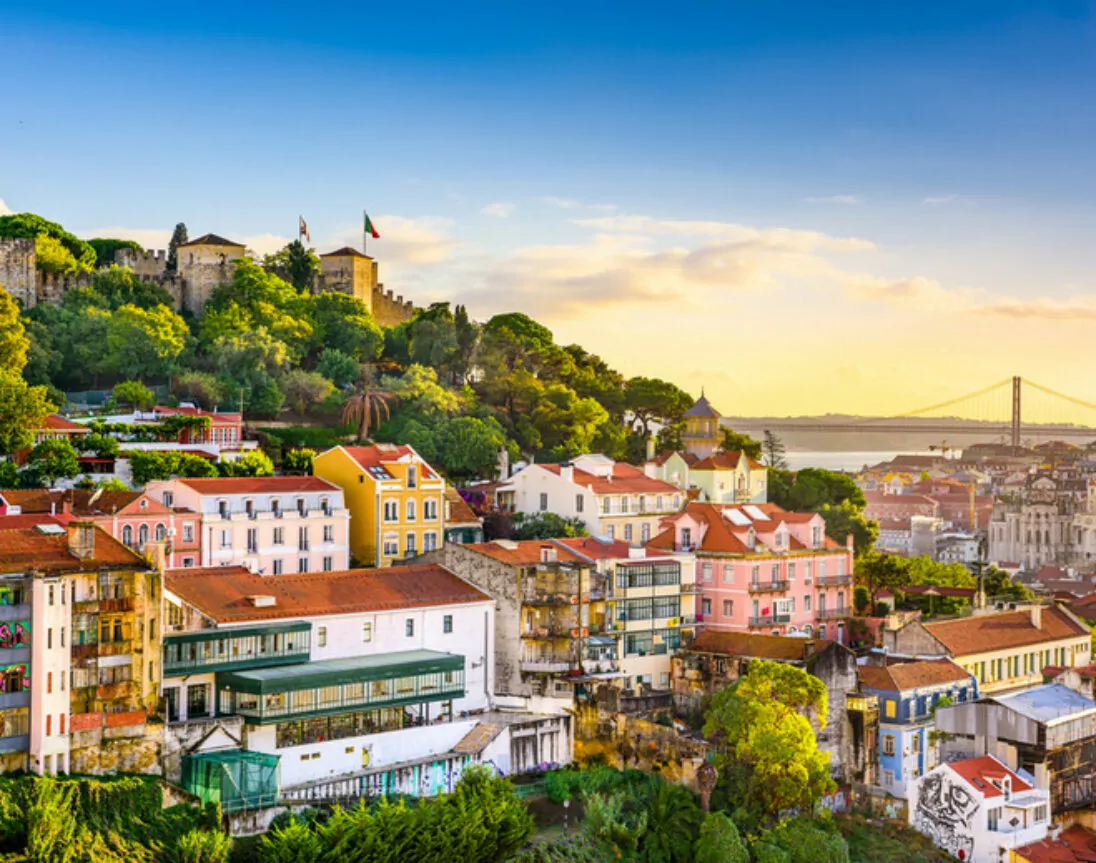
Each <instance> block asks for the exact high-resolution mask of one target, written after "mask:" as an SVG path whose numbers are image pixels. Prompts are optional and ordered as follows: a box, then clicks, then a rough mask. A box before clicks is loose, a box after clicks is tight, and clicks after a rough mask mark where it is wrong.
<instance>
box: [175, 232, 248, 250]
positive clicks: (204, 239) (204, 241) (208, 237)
mask: <svg viewBox="0 0 1096 863" xmlns="http://www.w3.org/2000/svg"><path fill="white" fill-rule="evenodd" d="M185 246H239V247H240V248H243V246H244V244H243V243H234V242H233V241H232V240H226V239H225V238H224V237H220V236H218V235H217V234H202V236H200V237H198V238H197V239H194V240H189V241H187V242H185V243H179V248H180V249H182V248H184V247H185Z"/></svg>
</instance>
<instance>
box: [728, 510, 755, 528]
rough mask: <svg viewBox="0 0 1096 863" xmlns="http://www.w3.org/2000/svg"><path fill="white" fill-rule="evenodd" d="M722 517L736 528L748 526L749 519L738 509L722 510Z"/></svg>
mask: <svg viewBox="0 0 1096 863" xmlns="http://www.w3.org/2000/svg"><path fill="white" fill-rule="evenodd" d="M723 515H725V516H726V517H727V518H728V519H729V520H730V522H731V524H733V525H735V526H736V527H748V526H749V524H750V519H749V518H748V517H747V515H746V514H745V513H744V512H742V510H740V509H725V510H723Z"/></svg>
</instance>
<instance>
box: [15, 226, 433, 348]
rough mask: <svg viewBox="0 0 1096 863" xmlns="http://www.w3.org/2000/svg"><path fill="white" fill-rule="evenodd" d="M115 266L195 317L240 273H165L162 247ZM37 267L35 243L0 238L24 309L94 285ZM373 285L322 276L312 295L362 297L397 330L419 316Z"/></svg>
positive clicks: (124, 254)
mask: <svg viewBox="0 0 1096 863" xmlns="http://www.w3.org/2000/svg"><path fill="white" fill-rule="evenodd" d="M115 263H117V264H118V265H120V266H123V267H128V268H129V269H131V270H133V272H134V273H135V274H136V275H137V277H138V278H140V279H142V280H144V281H148V282H154V283H155V284H157V285H160V287H162V288H164V290H166V291H167V292H168V293H169V294H171V296H172V298H173V299H174V301H175V309H176V310H177V311H182V310H183V309H186V310H188V311H190V312H191V313H192V314H194V315H201V313H202V309H203V308H204V307H205V304H206V303H207V302H208V301H209V298H210V295H211V294H212V293H213V290H214V288H216V287H217V286H218V285H220V284H223V283H225V282H228V281H231V279H232V274H233V272H234V270H235V266H234V265H233V264H232V262H231V261H226V262H225V263H193V264H187V263H185V262H183V261H180V262H179V269H178V272H177V273H168V272H167V271H166V269H165V268H166V266H167V253H166V252H164V250H163V249H156V250H150V251H148V252H145V253H144V254H141V253H138V252H135V251H134V250H133V249H119V250H118V252H117V254H116V255H115ZM36 265H37V256H36V255H35V252H34V240H29V239H22V238H10V237H0V287H2V288H4V289H5V290H6V291H7V292H8V293H9V294H11V295H12V296H13V297H14V298H15V299H16V300H17V301H18V302H21V303H22V304H23V306H24V307H25V308H31V307H32V306H36V305H38V304H39V303H50V304H52V305H57V304H59V303H60V302H61V299H62V298H63V297H64V295H65V294H66V293H67V292H68V291H72V290H76V289H78V288H86V287H89V286H90V285H91V274H89V273H80V274H78V275H60V274H55V273H39V272H38V270H37V266H36ZM374 266H375V262H374ZM374 276H375V269H374ZM370 281H371V282H372V283H371V284H367V285H356V284H355V283H354V280H345V279H339V278H338V277H335V278H332V279H330V280H328V279H326V278H325V277H324V276H320V277H318V278H317V280H316V284H315V285H314V286H313V291H314V292H319V291H323V290H337V291H341V292H343V293H348V294H350V295H351V296H355V295H357V296H358V297H359V298H360V299H361V300H362V301H363V302H365V303H366V304H367V305H368V306H369V307H370V310H371V311H372V313H373V317H374V318H375V319H376V321H377V323H379V324H381V325H382V326H395V325H397V324H401V323H403V322H404V321H409V320H411V318H412V317H414V315H415V311H416V309H415V306H414V304H413V303H411V302H409V301H405V300H404V298H403V297H402V296H394V295H393V293H392V291H386V290H384V286H383V285H377V284H376V283H375V281H373V280H370Z"/></svg>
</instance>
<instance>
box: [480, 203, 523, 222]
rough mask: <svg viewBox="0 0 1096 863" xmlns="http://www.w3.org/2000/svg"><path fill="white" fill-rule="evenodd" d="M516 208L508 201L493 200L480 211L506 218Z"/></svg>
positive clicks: (495, 216) (494, 216) (486, 214)
mask: <svg viewBox="0 0 1096 863" xmlns="http://www.w3.org/2000/svg"><path fill="white" fill-rule="evenodd" d="M516 209H517V207H515V206H514V205H513V204H511V203H510V202H509V201H495V202H494V203H493V204H488V205H487V206H486V207H484V208H483V209H482V210H480V212H481V213H483V215H485V216H491V217H493V218H495V219H508V218H509V217H510V216H511V215H512V214H513V212H514V210H516Z"/></svg>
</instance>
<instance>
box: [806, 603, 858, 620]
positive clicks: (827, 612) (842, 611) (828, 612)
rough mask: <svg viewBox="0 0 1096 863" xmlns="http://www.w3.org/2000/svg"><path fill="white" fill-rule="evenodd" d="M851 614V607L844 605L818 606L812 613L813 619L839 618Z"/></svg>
mask: <svg viewBox="0 0 1096 863" xmlns="http://www.w3.org/2000/svg"><path fill="white" fill-rule="evenodd" d="M851 615H852V609H851V608H847V607H845V606H840V607H839V608H820V609H818V611H816V612H815V613H814V618H815V620H841V619H843V618H845V617H850V616H851Z"/></svg>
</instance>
